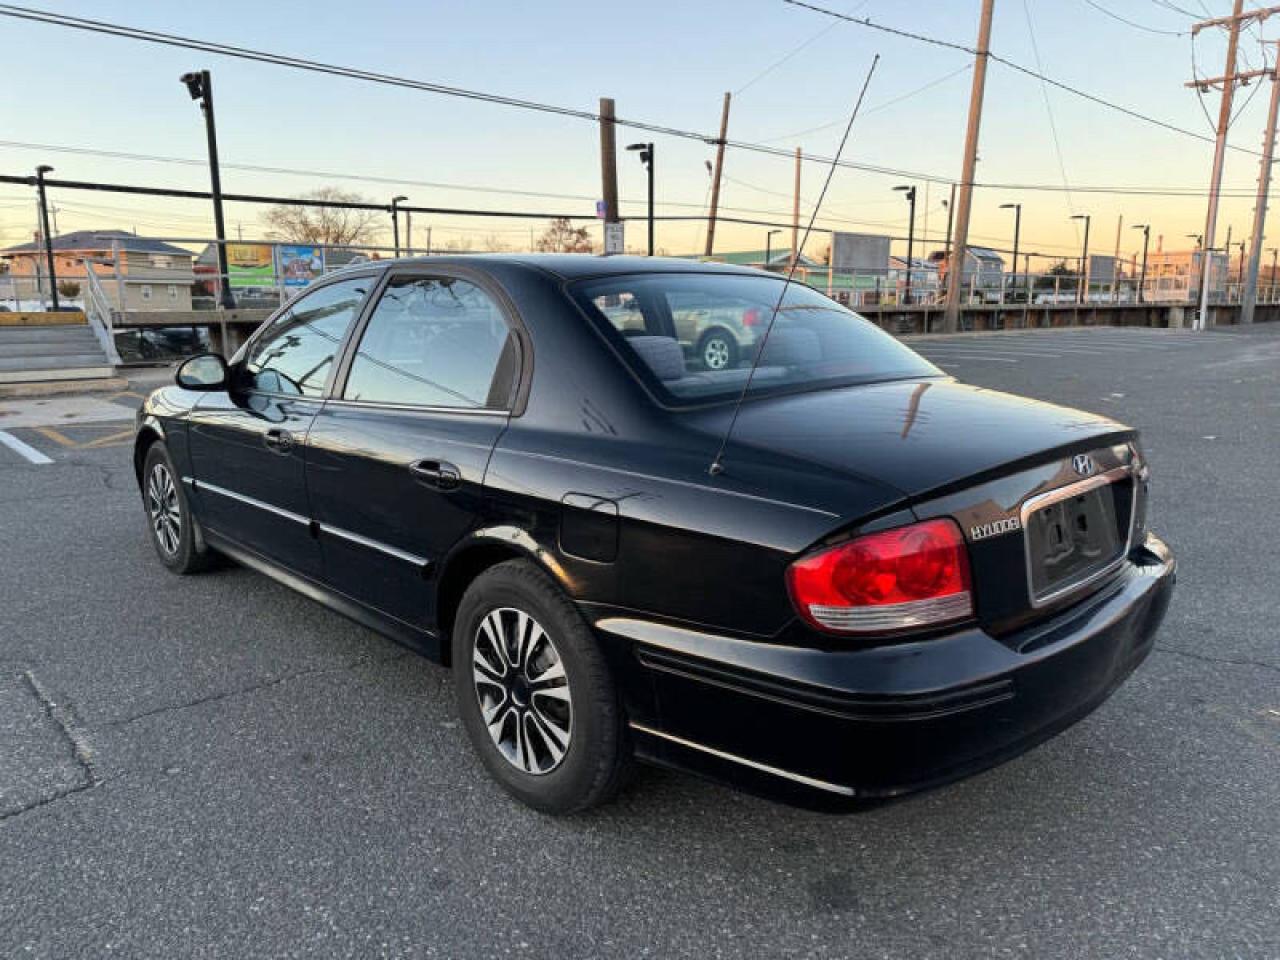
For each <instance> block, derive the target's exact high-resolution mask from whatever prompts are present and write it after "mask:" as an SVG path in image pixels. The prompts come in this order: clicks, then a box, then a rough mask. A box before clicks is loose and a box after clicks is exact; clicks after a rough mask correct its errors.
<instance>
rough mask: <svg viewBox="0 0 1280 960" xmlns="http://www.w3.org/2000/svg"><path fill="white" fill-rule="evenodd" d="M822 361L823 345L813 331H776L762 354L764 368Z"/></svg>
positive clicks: (771, 335)
mask: <svg viewBox="0 0 1280 960" xmlns="http://www.w3.org/2000/svg"><path fill="white" fill-rule="evenodd" d="M821 359H822V344H821V342H820V341H819V340H818V335H817V334H816V333H814V332H813V331H812V330H805V329H801V328H792V329H789V330H785V329H784V330H774V331H773V332H772V333H770V334H769V339H768V341H767V342H766V343H765V345H764V350H763V352H762V353H761V354H760V364H761V365H762V366H766V367H768V366H790V365H792V364H799V363H817V362H818V361H819V360H821Z"/></svg>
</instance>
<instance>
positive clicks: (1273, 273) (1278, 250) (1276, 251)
mask: <svg viewBox="0 0 1280 960" xmlns="http://www.w3.org/2000/svg"><path fill="white" fill-rule="evenodd" d="M1277 254H1280V247H1272V248H1271V283H1270V284H1268V286H1269V287H1270V288H1271V297H1270V299H1271V302H1272V303H1274V302H1275V299H1276V256H1277Z"/></svg>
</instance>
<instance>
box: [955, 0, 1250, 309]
mask: <svg viewBox="0 0 1280 960" xmlns="http://www.w3.org/2000/svg"><path fill="white" fill-rule="evenodd" d="M1237 2H1243V0H1237ZM994 7H995V0H982V16H981V18H980V19H979V21H978V43H977V48H976V53H974V56H973V85H972V86H971V87H970V89H969V125H968V127H967V129H966V130H965V135H964V166H963V169H962V170H961V173H960V209H959V210H957V211H956V238H955V258H956V260H958V261H959V262H960V264H961V273H960V280H959V282H955V281H954V280H949V281H948V282H947V310H946V313H945V314H944V315H943V318H942V332H943V333H955V332H956V330H957V328H958V327H959V325H960V287H961V286H962V285H963V282H964V272H963V270H964V268H963V264H964V260H965V257H966V256H967V253H968V246H969V213H970V210H971V209H972V207H973V180H974V175H975V173H976V170H977V166H978V128H979V127H980V126H981V124H982V97H983V95H984V93H985V92H986V88H987V61H988V60H989V59H990V57H991V14H992V12H993V9H994ZM947 275H948V276H951V275H952V271H951V270H950V269H948V270H947Z"/></svg>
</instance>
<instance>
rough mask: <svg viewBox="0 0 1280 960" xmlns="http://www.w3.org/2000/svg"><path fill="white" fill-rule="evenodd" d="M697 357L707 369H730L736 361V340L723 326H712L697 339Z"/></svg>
mask: <svg viewBox="0 0 1280 960" xmlns="http://www.w3.org/2000/svg"><path fill="white" fill-rule="evenodd" d="M697 358H698V363H700V364H701V365H702V366H703V367H705V368H706V369H708V370H731V369H733V367H734V365H735V364H737V362H738V341H737V339H736V338H735V337H734V335H733V334H732V333H730V332H729V331H728V330H726V329H724V328H723V327H714V328H712V329H710V330H708V331H707V332H706V333H704V334H703V335H702V336H701V337H700V338H699V339H698V349H697Z"/></svg>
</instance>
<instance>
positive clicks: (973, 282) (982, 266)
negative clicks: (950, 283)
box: [929, 247, 1004, 296]
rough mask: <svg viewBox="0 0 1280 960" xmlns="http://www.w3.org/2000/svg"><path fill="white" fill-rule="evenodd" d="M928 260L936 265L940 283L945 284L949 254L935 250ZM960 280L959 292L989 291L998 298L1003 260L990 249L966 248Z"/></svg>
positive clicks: (1002, 282) (948, 267) (1001, 281)
mask: <svg viewBox="0 0 1280 960" xmlns="http://www.w3.org/2000/svg"><path fill="white" fill-rule="evenodd" d="M929 260H930V261H931V262H933V263H935V264H936V265H937V269H938V277H939V279H940V281H941V282H942V283H946V282H947V274H948V272H949V271H950V262H949V260H950V257H949V254H948V253H944V252H943V251H941V250H935V251H934V252H933V253H932V254H930V255H929ZM960 279H961V284H962V285H961V290H964V291H966V292H968V291H972V292H973V293H983V292H988V291H989V292H991V293H992V294H994V295H996V296H998V295H999V293H1000V289H1001V286H1002V285H1003V284H1004V258H1003V257H1001V256H1000V254H998V253H996V251H994V250H992V249H991V248H990V247H966V248H965V258H964V264H963V266H962V267H961V269H960Z"/></svg>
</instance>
